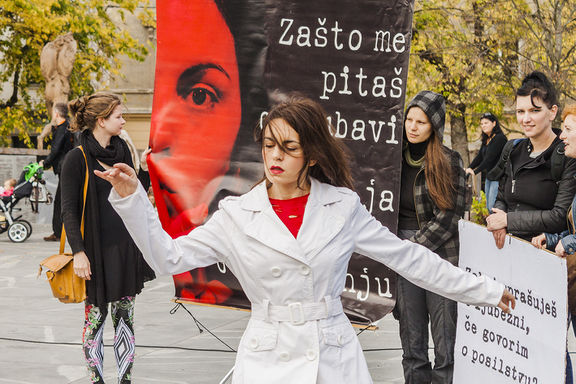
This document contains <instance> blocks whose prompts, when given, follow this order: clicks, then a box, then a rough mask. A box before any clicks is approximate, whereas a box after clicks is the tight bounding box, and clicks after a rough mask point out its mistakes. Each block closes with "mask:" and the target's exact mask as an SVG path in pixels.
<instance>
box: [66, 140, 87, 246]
mask: <svg viewBox="0 0 576 384" xmlns="http://www.w3.org/2000/svg"><path fill="white" fill-rule="evenodd" d="M78 148H80V150H81V151H82V156H84V163H85V164H86V174H85V176H84V187H83V191H82V196H83V199H82V220H81V221H80V233H81V234H82V239H84V213H85V211H86V194H87V193H88V175H89V174H88V160H87V159H86V153H84V149H83V148H82V146H81V145H79V146H78ZM65 245H66V230H65V229H64V224H62V235H61V236H60V253H61V254H62V253H64V247H65Z"/></svg>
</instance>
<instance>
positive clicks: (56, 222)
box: [52, 176, 62, 238]
mask: <svg viewBox="0 0 576 384" xmlns="http://www.w3.org/2000/svg"><path fill="white" fill-rule="evenodd" d="M61 207H62V204H61V198H60V176H58V186H57V187H56V195H54V212H53V213H52V230H53V231H54V234H55V235H56V237H58V238H59V237H60V235H61V234H62V208H61Z"/></svg>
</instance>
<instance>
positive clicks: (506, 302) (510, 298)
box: [498, 289, 516, 313]
mask: <svg viewBox="0 0 576 384" xmlns="http://www.w3.org/2000/svg"><path fill="white" fill-rule="evenodd" d="M498 308H500V309H501V310H502V311H503V312H504V313H510V308H512V309H514V308H516V298H515V297H514V295H512V294H511V293H510V291H509V290H507V289H504V292H503V293H502V298H501V299H500V302H499V303H498Z"/></svg>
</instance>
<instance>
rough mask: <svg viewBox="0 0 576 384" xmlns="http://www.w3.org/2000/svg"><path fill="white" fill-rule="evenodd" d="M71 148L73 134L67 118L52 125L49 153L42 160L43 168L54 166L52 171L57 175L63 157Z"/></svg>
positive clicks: (72, 145) (72, 146)
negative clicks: (60, 122) (58, 123)
mask: <svg viewBox="0 0 576 384" xmlns="http://www.w3.org/2000/svg"><path fill="white" fill-rule="evenodd" d="M72 148H74V136H73V135H72V132H70V124H69V123H68V120H66V121H64V122H63V123H62V124H60V125H57V126H52V144H51V147H50V154H49V155H48V157H47V158H46V159H45V160H44V168H46V169H48V168H54V173H55V174H57V175H59V174H60V170H61V169H62V162H63V161H64V157H65V156H66V154H67V153H68V152H69V151H70V150H71V149H72Z"/></svg>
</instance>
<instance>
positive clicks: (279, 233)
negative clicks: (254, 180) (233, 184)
mask: <svg viewBox="0 0 576 384" xmlns="http://www.w3.org/2000/svg"><path fill="white" fill-rule="evenodd" d="M311 184H312V185H311V189H310V196H309V198H308V203H307V204H306V210H305V212H304V218H303V221H302V227H301V228H300V231H299V232H298V238H297V239H295V238H294V236H292V234H291V233H290V231H289V230H288V228H286V226H285V225H284V223H282V221H281V220H280V218H278V215H276V213H275V212H274V210H273V209H272V205H271V204H270V201H269V199H268V193H267V192H266V184H265V182H264V183H261V184H259V185H258V186H256V187H255V188H254V189H253V190H252V191H250V192H248V193H247V194H246V195H244V199H243V201H242V204H241V206H242V208H243V209H247V210H251V211H254V212H255V213H256V214H255V215H254V219H253V220H252V221H251V222H250V223H247V225H246V230H245V231H246V235H247V236H249V237H251V238H253V239H255V240H257V241H258V242H260V243H262V244H264V245H266V246H267V247H270V248H272V249H274V250H277V251H279V252H282V253H284V254H285V255H287V256H289V257H292V258H294V259H296V260H298V261H300V262H302V263H305V264H308V262H309V261H310V260H311V259H312V258H313V257H314V256H316V255H317V254H318V253H319V252H320V251H321V250H322V249H323V248H324V247H325V246H326V244H328V243H329V242H330V241H332V239H334V237H335V236H336V235H337V234H338V233H339V232H340V231H341V230H342V227H343V226H344V221H345V220H344V217H343V215H341V214H339V213H334V212H332V211H331V210H330V209H329V207H328V206H329V205H330V204H332V203H334V202H337V201H340V200H341V199H342V197H341V195H340V193H339V192H338V191H337V190H336V188H334V187H332V186H330V185H327V184H322V183H320V182H319V181H317V180H315V179H311Z"/></svg>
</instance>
